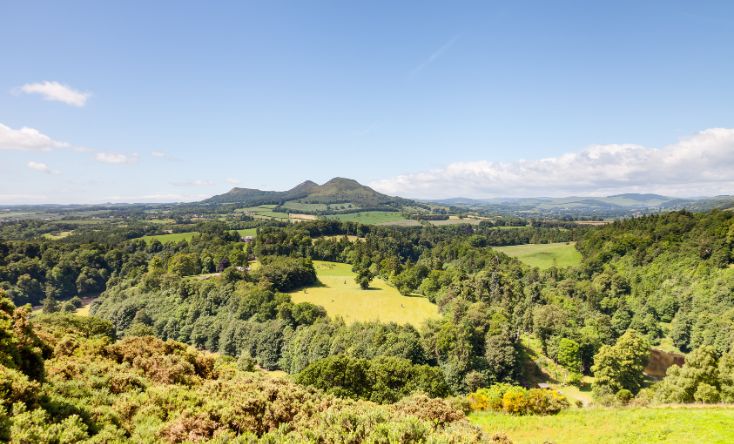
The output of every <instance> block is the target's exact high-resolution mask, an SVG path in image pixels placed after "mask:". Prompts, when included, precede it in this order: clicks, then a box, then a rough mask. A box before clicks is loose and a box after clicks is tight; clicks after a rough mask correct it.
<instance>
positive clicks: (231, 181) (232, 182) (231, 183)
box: [226, 177, 240, 185]
mask: <svg viewBox="0 0 734 444" xmlns="http://www.w3.org/2000/svg"><path fill="white" fill-rule="evenodd" d="M226 182H227V183H228V184H230V185H237V184H238V183H240V180H239V179H233V178H231V177H229V178H227V180H226Z"/></svg>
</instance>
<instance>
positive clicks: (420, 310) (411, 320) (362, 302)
mask: <svg viewBox="0 0 734 444" xmlns="http://www.w3.org/2000/svg"><path fill="white" fill-rule="evenodd" d="M314 267H315V268H316V273H317V275H318V278H319V281H320V282H321V285H319V286H314V287H309V288H306V289H303V290H298V291H294V292H292V293H291V299H292V300H293V302H310V303H312V304H316V305H321V306H322V307H324V308H325V309H326V311H327V313H328V314H329V316H331V317H332V318H333V317H337V316H340V317H342V318H344V321H345V322H347V323H348V324H351V323H353V322H360V321H381V322H396V323H398V324H411V325H414V326H416V327H419V326H420V325H421V324H422V323H423V322H424V321H425V320H427V319H431V318H437V317H438V316H439V314H438V307H436V306H435V305H434V304H432V303H431V302H429V301H428V299H425V298H422V297H409V296H403V295H401V294H400V293H399V292H398V290H396V289H395V288H393V287H391V286H389V285H388V284H387V283H386V282H385V281H383V280H382V279H375V280H374V281H372V283H371V284H370V289H369V290H362V289H360V288H359V285H357V283H356V282H355V281H354V277H355V274H354V273H353V272H352V266H351V265H349V264H342V263H337V262H325V261H314Z"/></svg>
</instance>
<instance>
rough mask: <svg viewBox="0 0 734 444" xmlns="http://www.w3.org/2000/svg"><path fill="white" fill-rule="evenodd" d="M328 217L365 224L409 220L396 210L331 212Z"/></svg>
mask: <svg viewBox="0 0 734 444" xmlns="http://www.w3.org/2000/svg"><path fill="white" fill-rule="evenodd" d="M326 217H327V218H328V219H336V220H340V221H342V222H359V223H361V224H365V225H380V224H386V225H387V224H392V223H395V222H401V221H407V220H408V219H406V218H405V217H403V215H402V214H400V213H398V212H396V211H363V212H360V213H346V214H330V215H329V216H326Z"/></svg>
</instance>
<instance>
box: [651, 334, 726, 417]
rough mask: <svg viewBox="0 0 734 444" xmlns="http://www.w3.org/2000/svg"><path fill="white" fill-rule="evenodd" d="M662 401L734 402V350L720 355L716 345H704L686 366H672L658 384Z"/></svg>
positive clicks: (659, 399)
mask: <svg viewBox="0 0 734 444" xmlns="http://www.w3.org/2000/svg"><path fill="white" fill-rule="evenodd" d="M655 397H656V399H657V400H658V401H660V402H701V403H706V404H711V403H716V402H734V351H731V352H729V353H726V354H724V355H720V354H719V353H718V352H717V351H716V349H715V348H714V347H710V346H704V347H700V348H698V349H696V350H694V351H692V352H691V353H689V354H688V356H687V357H686V362H685V364H683V366H682V367H679V366H677V365H674V366H672V367H670V368H669V369H668V372H667V375H666V376H665V379H663V380H662V381H661V382H660V383H659V384H658V385H657V387H655Z"/></svg>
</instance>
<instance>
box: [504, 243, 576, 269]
mask: <svg viewBox="0 0 734 444" xmlns="http://www.w3.org/2000/svg"><path fill="white" fill-rule="evenodd" d="M493 248H494V249H495V250H497V251H501V252H503V253H505V254H506V255H508V256H512V257H516V258H518V259H519V260H521V261H522V262H525V263H526V264H528V265H530V266H531V267H538V268H540V269H546V268H550V267H554V266H555V267H575V266H577V265H579V264H580V263H581V253H579V252H578V250H576V244H575V242H558V243H553V244H527V245H511V246H507V247H493Z"/></svg>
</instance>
